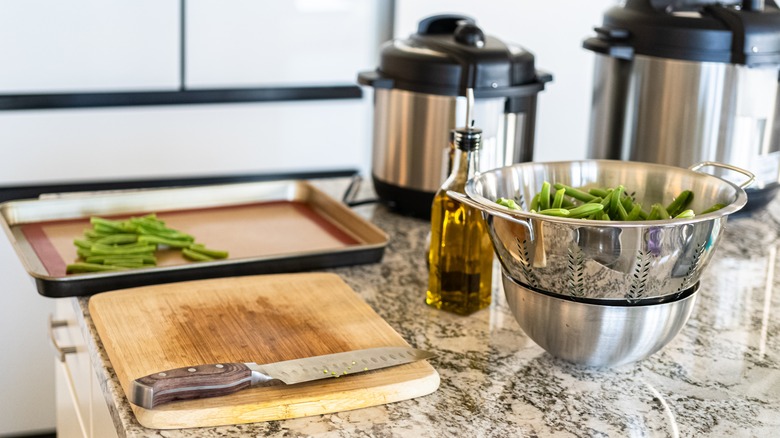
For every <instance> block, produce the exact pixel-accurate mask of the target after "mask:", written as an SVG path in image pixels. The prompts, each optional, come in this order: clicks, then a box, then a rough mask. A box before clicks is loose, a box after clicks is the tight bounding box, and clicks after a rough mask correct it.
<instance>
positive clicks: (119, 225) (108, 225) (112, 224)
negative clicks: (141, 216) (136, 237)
mask: <svg viewBox="0 0 780 438" xmlns="http://www.w3.org/2000/svg"><path fill="white" fill-rule="evenodd" d="M89 222H90V223H91V224H92V226H94V227H95V229H98V227H96V225H100V228H103V229H114V230H115V231H116V232H127V231H134V230H135V228H134V227H132V226H131V225H129V224H128V223H126V222H122V221H112V220H110V219H103V218H101V217H97V216H93V217H91V218H89Z"/></svg>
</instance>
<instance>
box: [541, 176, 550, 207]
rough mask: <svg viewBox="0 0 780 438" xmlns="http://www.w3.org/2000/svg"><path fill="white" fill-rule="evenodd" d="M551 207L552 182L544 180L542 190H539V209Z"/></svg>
mask: <svg viewBox="0 0 780 438" xmlns="http://www.w3.org/2000/svg"><path fill="white" fill-rule="evenodd" d="M549 208H550V183H548V182H547V181H544V182H543V183H542V191H541V192H539V210H547V209H549Z"/></svg>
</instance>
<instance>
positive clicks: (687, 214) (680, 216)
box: [674, 209, 696, 219]
mask: <svg viewBox="0 0 780 438" xmlns="http://www.w3.org/2000/svg"><path fill="white" fill-rule="evenodd" d="M695 216H696V214H695V213H694V212H693V210H691V209H688V210H683V211H681V212H680V213H679V214H677V216H675V217H674V218H675V219H688V218H692V217H695Z"/></svg>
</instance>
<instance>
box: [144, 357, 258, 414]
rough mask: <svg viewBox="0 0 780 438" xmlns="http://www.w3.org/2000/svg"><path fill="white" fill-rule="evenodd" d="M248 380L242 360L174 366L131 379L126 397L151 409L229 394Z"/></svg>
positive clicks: (243, 386) (250, 373)
mask: <svg viewBox="0 0 780 438" xmlns="http://www.w3.org/2000/svg"><path fill="white" fill-rule="evenodd" d="M251 383H252V371H251V370H250V369H249V367H247V366H246V365H245V364H243V363H222V364H210V365H197V366H191V367H184V368H176V369H172V370H167V371H163V372H160V373H154V374H150V375H148V376H145V377H141V378H140V379H136V380H134V381H133V388H132V391H130V401H131V402H132V403H134V404H136V405H138V406H141V407H143V408H146V409H152V408H154V407H156V406H159V405H161V404H163V403H168V402H170V401H173V400H189V399H194V398H202V397H216V396H220V395H227V394H232V393H234V392H236V391H240V390H242V389H244V388H247V387H249V386H250V385H251Z"/></svg>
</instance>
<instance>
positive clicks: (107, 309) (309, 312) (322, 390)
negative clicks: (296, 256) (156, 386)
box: [89, 273, 439, 429]
mask: <svg viewBox="0 0 780 438" xmlns="http://www.w3.org/2000/svg"><path fill="white" fill-rule="evenodd" d="M89 310H90V313H91V315H92V319H93V320H94V322H95V326H96V328H97V331H98V333H99V335H100V338H101V340H102V342H103V345H104V347H105V349H106V352H107V353H108V357H109V359H110V360H111V364H112V365H113V367H114V370H115V372H116V374H117V377H118V379H119V382H120V384H121V385H122V388H123V389H124V391H125V394H128V391H129V388H130V387H131V385H130V382H132V380H134V379H136V378H139V377H142V376H145V375H148V374H151V373H154V372H158V371H162V370H166V369H171V368H179V367H184V366H189V365H197V364H204V363H220V362H257V363H270V362H278V361H283V360H290V359H298V358H302V357H309V356H318V355H322V354H330V353H338V352H342V351H350V350H358V349H363V348H371V347H384V346H408V344H407V343H406V342H405V341H404V340H403V338H401V336H400V335H399V334H398V333H397V332H395V330H393V328H392V327H390V326H389V325H388V324H387V323H386V322H385V321H384V320H383V319H382V318H381V317H380V316H379V315H377V314H376V313H375V312H374V311H373V309H371V307H370V306H368V305H367V304H366V303H365V302H364V301H363V300H362V299H361V298H360V297H359V296H358V295H357V294H356V293H355V292H354V291H353V290H352V289H351V288H350V287H349V286H348V285H347V284H346V283H344V282H343V281H342V280H341V278H339V277H338V276H337V275H334V274H323V273H306V274H278V275H260V276H249V277H231V278H220V279H213V280H198V281H189V282H182V283H171V284H162V285H155V286H145V287H139V288H134V289H125V290H120V291H113V292H104V293H101V294H97V295H94V296H92V297H91V299H90V301H89ZM438 386H439V375H438V373H437V372H436V370H434V369H433V367H431V365H430V364H428V362H426V361H420V362H415V363H411V364H406V365H400V366H397V367H392V368H387V369H383V370H377V371H372V372H367V373H362V374H355V375H352V376H348V377H345V378H339V379H325V380H319V381H314V382H308V383H302V384H298V385H291V386H273V387H265V388H250V389H246V390H243V391H239V392H237V393H234V394H231V395H227V396H223V397H213V398H205V399H198V400H187V401H175V402H172V403H168V404H165V405H162V406H160V407H158V408H154V409H144V408H141V407H138V406H135V405H132V404H131V406H132V409H133V411H134V412H135V415H136V417H137V419H138V422H139V423H140V424H141V425H143V426H145V427H149V428H155V429H178V428H189V427H204V426H220V425H228V424H239V423H252V422H258V421H268V420H278V419H285V418H296V417H303V416H309V415H319V414H324V413H329V412H338V411H345V410H350V409H357V408H362V407H367V406H375V405H379V404H384V403H391V402H395V401H400V400H406V399H410V398H413V397H419V396H423V395H427V394H430V393H431V392H433V391H435V390H436V389H437V388H438Z"/></svg>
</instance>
